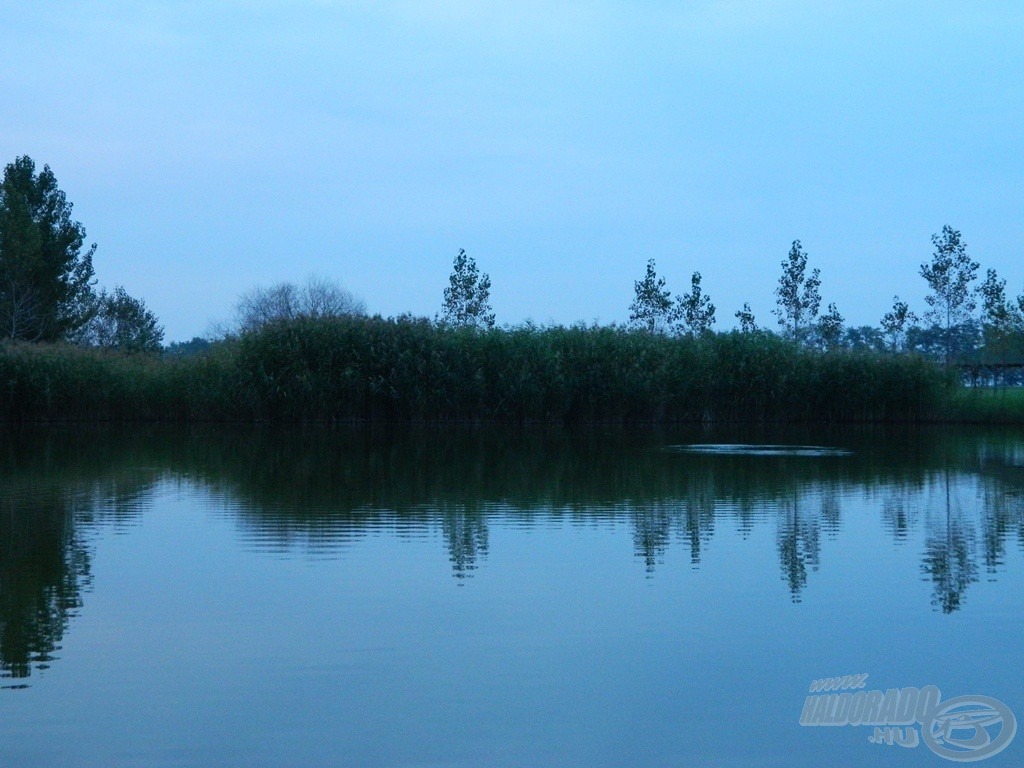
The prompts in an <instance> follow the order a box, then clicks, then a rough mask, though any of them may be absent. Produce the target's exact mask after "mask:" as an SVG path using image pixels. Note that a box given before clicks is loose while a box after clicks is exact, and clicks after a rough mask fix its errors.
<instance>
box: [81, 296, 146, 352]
mask: <svg viewBox="0 0 1024 768" xmlns="http://www.w3.org/2000/svg"><path fill="white" fill-rule="evenodd" d="M94 301H95V307H94V309H93V311H92V313H91V315H92V316H91V317H90V319H89V322H88V323H86V324H85V325H84V326H82V328H81V329H80V330H79V331H77V332H76V333H75V335H74V337H73V340H74V341H77V342H78V343H80V344H85V345H88V346H96V347H106V348H108V349H119V350H122V351H125V352H159V351H160V350H161V344H162V342H163V339H164V328H163V326H162V325H160V323H159V322H158V321H157V318H156V315H154V314H153V313H152V312H151V311H150V310H148V309H146V303H145V302H144V301H142V299H135V298H133V297H131V296H129V295H128V292H127V291H125V289H124V288H122V287H121V286H117V287H116V288H115V289H114V291H113V293H107V292H106V291H100V292H99V293H98V294H95V299H94Z"/></svg>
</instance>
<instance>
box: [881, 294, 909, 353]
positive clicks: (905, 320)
mask: <svg viewBox="0 0 1024 768" xmlns="http://www.w3.org/2000/svg"><path fill="white" fill-rule="evenodd" d="M916 322H917V315H915V314H914V313H913V312H911V311H910V307H909V306H908V305H907V302H905V301H900V297H899V296H893V297H892V309H891V310H889V311H888V312H886V313H885V314H884V315H883V316H882V331H883V333H884V334H885V339H886V342H887V345H888V347H889V350H890V351H892V352H899V351H902V350H903V349H906V345H907V330H908V329H909V327H910V326H912V325H913V324H914V323H916Z"/></svg>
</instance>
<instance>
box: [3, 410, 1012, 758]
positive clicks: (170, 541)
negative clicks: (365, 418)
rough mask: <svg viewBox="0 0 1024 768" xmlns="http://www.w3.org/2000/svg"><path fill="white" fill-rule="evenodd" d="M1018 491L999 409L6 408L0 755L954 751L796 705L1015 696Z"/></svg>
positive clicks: (853, 754)
mask: <svg viewBox="0 0 1024 768" xmlns="http://www.w3.org/2000/svg"><path fill="white" fill-rule="evenodd" d="M1022 513H1024V439H1022V438H1021V436H1020V435H1018V434H1016V433H1010V432H991V431H990V432H974V431H967V430H928V431H898V432H888V433H886V432H880V431H876V430H849V429H848V430H841V431H828V432H824V431H817V432H808V431H784V430H783V431H778V430H776V431H744V432H713V431H673V432H662V431H653V430H652V431H640V432H636V431H622V430H589V431H585V432H575V433H573V432H563V431H551V430H494V429H468V428H467V429H448V430H440V429H426V428H401V429H399V428H395V429H387V430H382V429H378V430H369V429H337V430H300V429H295V430H289V431H281V430H259V429H246V430H229V429H219V430H185V431H181V430H158V429H142V428H133V429H130V430H103V431H97V430H73V429H53V430H46V431H43V430H28V431H16V432H12V433H8V434H6V435H4V436H3V437H2V438H0V765H4V766H7V765H12V766H36V765H39V766H50V765H62V766H119V765H125V766H129V765H130V766H163V765H175V766H191V765H196V766H198V765H231V766H235V765H238V766H249V765H260V766H263V765H296V766H321V765H322V766H480V765H487V766H704V765H707V766H820V765H825V764H836V765H847V766H861V765H864V766H868V765H880V764H891V765H944V764H950V761H949V760H947V759H943V758H942V757H940V756H939V755H938V754H936V753H934V752H933V751H931V750H929V749H928V747H927V746H926V745H924V744H921V745H919V746H918V747H915V748H904V747H900V746H898V745H889V744H887V743H881V744H873V743H871V742H870V740H869V738H870V737H871V736H872V735H873V728H871V727H867V726H852V725H847V726H841V727H821V726H817V727H812V726H802V725H801V724H800V718H801V713H802V712H803V710H804V707H805V704H806V699H807V697H808V695H809V693H810V692H809V686H810V684H811V682H812V681H814V680H818V679H821V678H824V677H826V676H828V677H831V676H842V675H855V674H867V675H868V678H867V681H866V689H867V690H874V689H878V690H881V691H886V690H888V689H890V688H898V689H902V688H905V687H917V688H923V687H924V686H928V685H934V686H937V687H938V688H940V689H941V691H942V694H943V698H944V699H951V698H952V697H954V696H960V695H968V694H972V695H983V696H988V697H993V698H995V699H997V700H999V701H1000V702H1002V703H1004V704H1005V706H1006V707H1008V708H1009V709H1010V710H1011V711H1012V712H1014V713H1016V715H1017V716H1018V717H1024V685H1022V682H1024V681H1022V677H1024V675H1022V673H1021V671H1020V666H1019V664H1018V663H1017V659H1018V656H1019V651H1020V647H1021V643H1022V640H1024V621H1022V618H1021V615H1022V612H1021V610H1020V605H1021V597H1022V595H1024V562H1022V544H1024V514H1022ZM918 730H920V728H919V729H918ZM1022 745H1024V737H1022V738H1021V740H1020V742H1017V741H1016V740H1015V741H1013V742H1011V743H1010V745H1009V746H1008V747H1007V748H1006V749H1005V750H1004V751H1002V752H1000V753H999V754H997V755H995V756H993V757H991V758H989V759H986V760H984V761H983V763H982V764H983V765H986V766H989V765H991V766H1000V765H1020V764H1021V760H1022V754H1024V753H1022V751H1021V750H1022V749H1024V746H1022Z"/></svg>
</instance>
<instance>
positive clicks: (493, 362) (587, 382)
mask: <svg viewBox="0 0 1024 768" xmlns="http://www.w3.org/2000/svg"><path fill="white" fill-rule="evenodd" d="M951 388H953V384H952V382H951V380H950V379H949V378H948V377H947V376H946V375H945V374H944V373H943V372H942V371H941V369H940V368H938V367H936V366H935V365H933V364H931V363H929V362H927V361H925V360H923V359H920V358H918V357H914V356H892V355H879V354H876V353H870V352H852V351H836V352H828V353H824V352H820V351H815V350H809V349H805V348H802V347H799V346H797V345H794V344H792V343H789V342H787V341H785V340H784V339H781V338H779V337H778V336H775V335H773V334H770V333H747V334H744V333H739V332H730V333H719V334H709V335H707V336H702V337H699V338H672V337H667V336H661V335H652V334H649V333H645V332H642V331H635V330H629V329H625V328H620V327H615V326H611V327H609V326H603V327H601V326H583V325H579V326H572V327H551V328H538V327H534V326H523V327H519V328H512V329H491V330H486V331H477V330H472V329H465V328H452V327H447V326H442V325H437V324H435V323H432V322H430V321H428V320H424V319H417V318H411V317H400V318H394V319H384V318H380V317H370V318H367V317H352V318H340V319H337V318H336V319H319V320H317V319H302V320H296V321H290V322H281V323H275V324H272V325H268V326H265V327H263V328H261V329H259V330H257V331H254V332H251V333H247V334H244V335H242V336H241V337H239V338H237V339H231V340H227V341H224V342H219V343H217V344H215V345H213V347H212V348H211V349H210V350H209V351H208V352H207V353H205V354H201V355H195V356H191V357H183V358H154V357H147V356H140V355H123V354H116V353H111V352H103V351H99V350H90V349H80V348H75V347H70V346H62V345H27V344H3V345H0V419H2V420H4V421H81V420H85V421H100V420H105V421H179V422H188V421H218V420H221V421H240V422H260V421H288V422H342V421H425V422H446V421H449V422H455V421H459V422H466V421H496V422H508V423H526V422H550V423H566V424H572V423H596V422H608V423H645V422H695V421H698V422H727V421H763V422H900V421H921V420H928V419H932V418H935V417H936V416H938V415H942V414H948V407H947V405H946V404H947V401H948V400H949V396H950V391H951Z"/></svg>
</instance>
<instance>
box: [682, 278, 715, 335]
mask: <svg viewBox="0 0 1024 768" xmlns="http://www.w3.org/2000/svg"><path fill="white" fill-rule="evenodd" d="M700 280H701V277H700V272H694V273H693V275H692V276H691V278H690V290H689V291H688V292H687V293H684V294H683V295H682V296H679V297H677V298H676V311H675V319H676V323H677V329H678V330H679V331H680V332H682V333H687V334H690V335H691V336H703V335H704V334H705V333H710V332H711V326H713V325H714V324H715V305H714V304H712V303H711V298H710V297H709V296H708V295H707V294H706V293H704V292H703V290H701V287H700Z"/></svg>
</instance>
